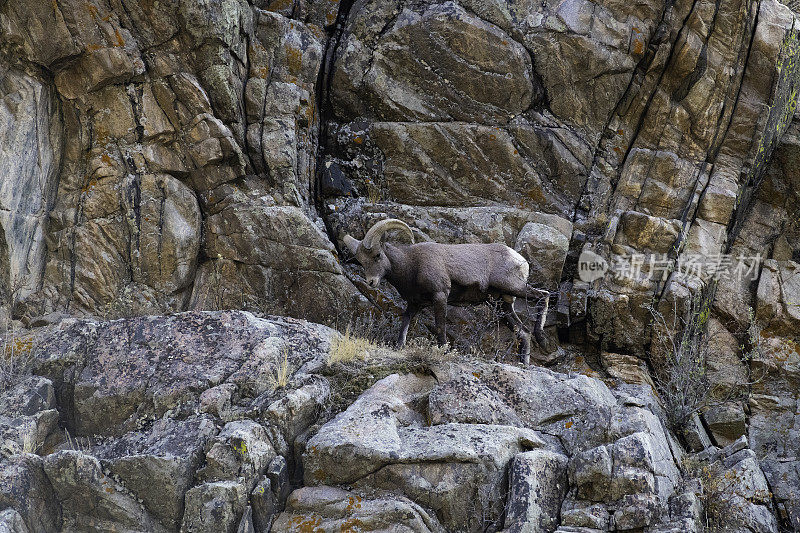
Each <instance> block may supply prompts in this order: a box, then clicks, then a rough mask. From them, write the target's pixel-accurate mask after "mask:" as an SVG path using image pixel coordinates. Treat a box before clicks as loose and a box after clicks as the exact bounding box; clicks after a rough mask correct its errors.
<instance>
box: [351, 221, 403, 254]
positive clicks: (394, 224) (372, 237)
mask: <svg viewBox="0 0 800 533" xmlns="http://www.w3.org/2000/svg"><path fill="white" fill-rule="evenodd" d="M393 229H400V230H403V231H405V232H406V233H408V236H409V238H410V239H411V243H412V244H413V243H414V234H413V233H412V232H411V228H409V227H408V224H406V223H405V222H403V221H402V220H398V219H396V218H390V219H387V220H381V221H380V222H376V223H375V225H374V226H372V227H371V228H369V231H367V234H366V235H364V239H363V240H362V241H361V246H363V247H364V248H366V249H367V250H373V249H375V246H376V245H380V242H381V237H383V234H384V233H386V232H387V231H389V230H393Z"/></svg>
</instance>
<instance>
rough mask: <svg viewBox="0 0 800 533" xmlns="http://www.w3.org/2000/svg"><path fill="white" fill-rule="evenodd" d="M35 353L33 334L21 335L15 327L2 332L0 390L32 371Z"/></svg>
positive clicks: (0, 343) (0, 337) (0, 338)
mask: <svg viewBox="0 0 800 533" xmlns="http://www.w3.org/2000/svg"><path fill="white" fill-rule="evenodd" d="M35 353H36V350H35V346H34V337H33V335H20V334H19V333H18V332H17V330H16V328H14V327H12V328H10V329H8V330H6V331H5V332H4V333H2V334H0V390H5V389H8V388H10V387H12V386H13V385H14V384H15V383H17V382H19V381H20V380H21V379H22V378H23V377H24V376H25V375H27V374H28V373H29V372H30V368H31V365H32V363H33V359H34V357H35Z"/></svg>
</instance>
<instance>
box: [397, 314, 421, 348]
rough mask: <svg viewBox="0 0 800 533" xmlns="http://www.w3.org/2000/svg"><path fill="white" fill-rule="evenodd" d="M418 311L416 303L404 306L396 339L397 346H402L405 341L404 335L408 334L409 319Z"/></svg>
mask: <svg viewBox="0 0 800 533" xmlns="http://www.w3.org/2000/svg"><path fill="white" fill-rule="evenodd" d="M418 311H419V307H417V306H416V305H411V304H408V306H407V307H406V310H405V312H404V313H403V324H402V325H401V326H400V336H399V337H398V339H397V346H398V347H401V346H404V345H405V343H406V335H408V327H409V326H410V325H411V321H412V320H414V317H415V316H416V314H417V312H418Z"/></svg>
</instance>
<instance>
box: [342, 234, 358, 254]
mask: <svg viewBox="0 0 800 533" xmlns="http://www.w3.org/2000/svg"><path fill="white" fill-rule="evenodd" d="M342 240H343V241H344V245H345V246H347V249H348V250H350V252H351V253H352V254H353V255H356V252H358V247H359V246H361V241H359V240H357V239H354V238H353V237H351V236H350V235H345V236H344V238H343V239H342Z"/></svg>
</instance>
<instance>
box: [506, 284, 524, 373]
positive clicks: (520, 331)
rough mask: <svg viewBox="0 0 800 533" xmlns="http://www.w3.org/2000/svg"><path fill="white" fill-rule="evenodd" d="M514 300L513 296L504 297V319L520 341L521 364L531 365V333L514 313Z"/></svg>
mask: <svg viewBox="0 0 800 533" xmlns="http://www.w3.org/2000/svg"><path fill="white" fill-rule="evenodd" d="M514 300H515V298H514V297H513V296H503V318H504V319H505V321H506V323H507V324H508V327H509V328H511V331H513V332H514V334H515V335H516V336H517V339H518V340H519V360H520V362H521V363H522V364H524V365H529V364H530V363H531V340H530V338H529V337H528V335H529V334H530V331H529V330H528V328H526V327H525V325H524V324H523V323H522V320H520V318H519V315H517V313H516V311H514Z"/></svg>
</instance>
